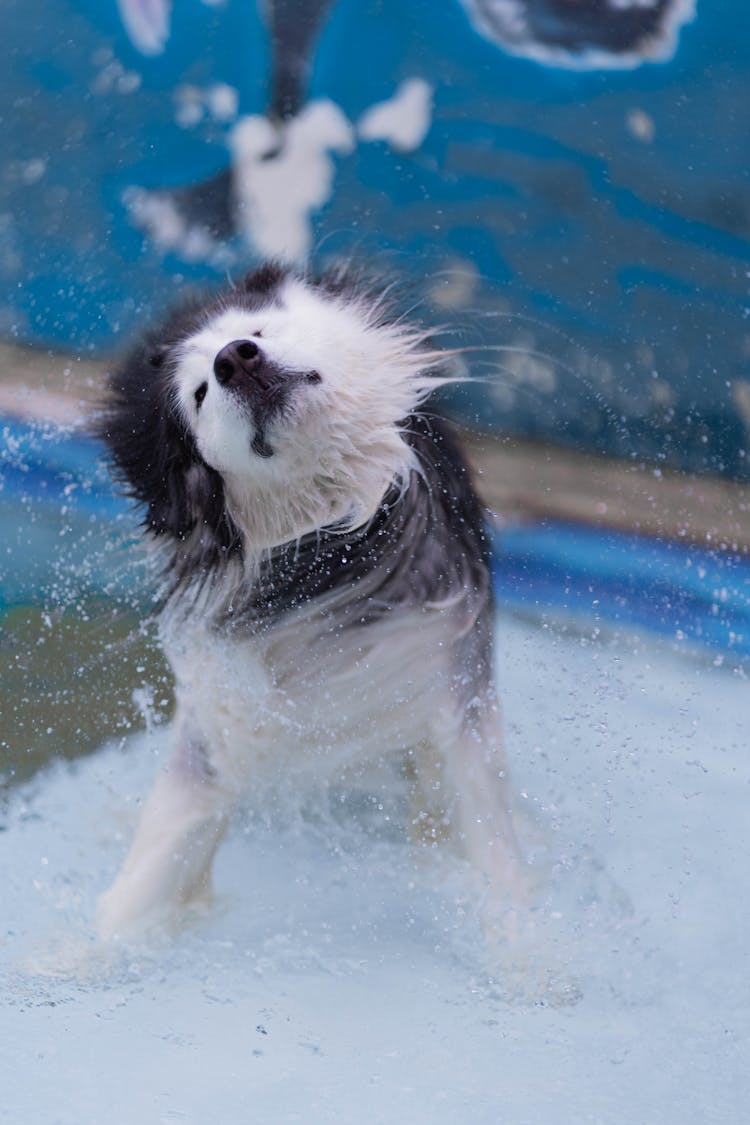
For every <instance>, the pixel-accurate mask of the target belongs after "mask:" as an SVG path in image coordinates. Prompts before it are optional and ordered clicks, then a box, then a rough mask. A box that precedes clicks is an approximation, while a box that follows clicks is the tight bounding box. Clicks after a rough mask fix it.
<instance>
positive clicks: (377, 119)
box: [357, 78, 432, 152]
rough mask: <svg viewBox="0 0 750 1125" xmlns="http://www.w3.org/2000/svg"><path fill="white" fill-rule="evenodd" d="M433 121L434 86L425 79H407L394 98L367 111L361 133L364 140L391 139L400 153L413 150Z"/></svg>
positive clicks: (360, 128)
mask: <svg viewBox="0 0 750 1125" xmlns="http://www.w3.org/2000/svg"><path fill="white" fill-rule="evenodd" d="M431 124H432V86H430V84H429V82H425V80H424V78H406V79H405V80H404V81H403V82H402V83H401V85H400V86H399V87H398V89H397V90H396V93H395V94H394V95H393V97H392V98H388V99H387V100H386V101H383V102H377V103H376V104H375V105H372V106H370V108H369V109H367V110H365V112H364V113H363V114H362V116H361V117H360V119H359V121H358V122H357V132H358V133H359V136H360V138H361V139H362V140H363V141H388V143H389V144H390V145H392V147H393V148H394V149H396V151H397V152H413V151H414V149H417V148H419V146H420V145H421V144H422V141H423V140H424V139H425V137H426V136H427V134H428V133H429V131H430V126H431Z"/></svg>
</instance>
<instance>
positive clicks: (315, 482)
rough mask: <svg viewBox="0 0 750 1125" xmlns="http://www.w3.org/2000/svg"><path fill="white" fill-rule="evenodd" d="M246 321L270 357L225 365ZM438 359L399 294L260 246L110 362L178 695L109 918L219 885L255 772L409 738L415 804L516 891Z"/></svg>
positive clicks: (163, 906)
mask: <svg viewBox="0 0 750 1125" xmlns="http://www.w3.org/2000/svg"><path fill="white" fill-rule="evenodd" d="M238 341H239V342H240V343H242V342H243V341H245V342H250V344H251V347H250V348H246V349H245V350H246V351H248V353H249V354H252V353H253V352H255V353H257V354H254V355H253V358H251V359H248V360H247V371H246V370H245V368H244V367H242V366H237V367H236V369H233V368H231V365H230V369H229V370H230V371H231V372H232V374H231V377H230V378H229V381H228V382H227V383H226V385H224V384H223V383H221V381H220V378H219V372H220V370H221V368H220V366H218V364H219V360H218V359H217V358H216V357H217V356H218V355H219V353H220V352H221V353H222V354H224V352H223V351H222V349H228V353H227V354H230V355H231V356H232V357H233V360H232V361H233V362H235V358H234V357H235V356H236V354H237V353H236V348H235V345H236V344H237V342H238ZM233 349H234V350H233ZM440 358H441V357H440V355H439V353H436V352H435V351H434V349H432V348H431V347H430V345H429V343H428V338H427V335H426V333H424V332H423V331H421V330H420V329H418V328H415V327H413V326H410V325H408V324H405V323H404V322H403V321H402V320H401V319H399V318H398V316H397V315H396V314H395V313H394V312H393V311H392V310H391V308H390V307H389V306H388V303H387V302H386V301H385V299H384V298H383V297H382V296H379V295H377V294H376V295H374V296H373V295H372V294H371V293H369V292H367V291H366V290H365V289H363V288H362V287H361V286H359V285H357V284H353V283H352V282H351V281H350V280H349V279H348V278H341V277H338V278H324V279H322V280H309V279H305V278H301V277H299V276H296V275H293V274H290V273H288V272H287V271H285V270H283V269H280V268H277V267H275V266H267V267H264V268H262V269H260V270H258V271H256V272H255V273H253V274H251V275H250V276H249V277H248V278H247V279H246V280H245V281H244V283H243V284H242V285H241V286H239V287H236V288H234V289H231V290H229V291H227V292H226V293H223V294H221V295H220V296H219V297H217V298H214V299H212V300H210V301H208V302H193V303H189V304H187V305H186V306H183V307H182V308H181V309H180V310H178V311H177V312H175V313H174V314H172V315H171V316H170V317H168V318H167V319H166V320H165V321H164V323H163V324H162V325H160V326H159V327H157V328H156V329H155V330H153V331H151V332H150V333H149V334H148V335H147V336H146V337H145V339H144V340H143V341H142V342H141V343H140V344H139V345H138V346H137V347H136V348H135V349H134V350H133V351H132V353H131V354H130V356H129V357H128V358H127V359H126V360H125V362H124V363H123V365H122V366H121V367H120V368H119V369H118V370H117V371H115V372H114V373H113V375H112V376H111V379H110V398H109V404H108V406H107V409H106V410H105V412H104V413H103V415H102V419H101V422H100V434H101V436H102V437H103V438H104V440H105V442H106V443H107V446H108V448H109V452H110V457H111V461H112V464H113V467H114V471H115V473H116V475H117V476H118V478H119V479H120V480H121V482H122V483H123V484H124V485H125V487H126V489H127V491H128V492H129V494H130V495H131V496H132V497H133V498H134V499H135V500H136V501H137V502H138V503H139V504H140V505H141V508H142V511H143V523H144V528H145V531H146V533H147V535H148V537H149V539H150V540H151V541H152V543H153V544H154V546H155V548H156V553H157V557H159V558H160V561H161V566H162V615H161V625H162V629H161V632H162V641H163V644H164V648H165V651H166V653H167V656H168V658H169V659H170V662H171V664H172V667H173V669H174V672H175V677H176V687H177V714H176V718H175V725H174V732H175V733H174V742H175V746H174V751H173V756H172V759H171V761H170V763H169V764H168V766H167V767H166V769H165V770H164V771H162V773H161V774H160V775H159V777H158V779H157V781H156V784H155V787H154V790H153V791H152V794H151V796H150V797H149V799H148V801H147V803H146V806H145V808H144V812H143V817H142V820H141V824H140V826H139V828H138V831H137V833H136V838H135V840H134V842H133V845H132V848H131V850H130V853H129V855H128V857H127V859H126V861H125V864H124V866H123V868H122V870H121V872H120V874H119V875H118V877H117V879H116V880H115V882H114V884H113V886H112V887H111V888H110V890H109V891H108V892H107V893H106V894H105V895H104V896H103V897H102V899H101V901H100V905H99V913H98V927H99V931H100V934H101V935H102V936H103V937H105V938H111V937H113V936H128V935H132V934H135V933H139V932H142V931H143V930H145V929H148V928H150V927H151V926H153V925H161V924H164V923H165V922H169V921H171V920H173V919H174V918H175V917H178V916H179V914H180V911H181V910H182V909H183V908H184V907H185V906H188V905H192V904H194V903H196V902H198V901H202V900H205V899H206V897H207V895H208V891H209V886H210V868H211V861H212V858H213V854H214V851H215V849H216V847H217V846H218V844H219V842H220V840H221V837H222V835H223V833H224V830H225V828H226V825H227V823H228V821H229V818H230V816H231V813H232V810H233V809H234V807H235V806H236V804H237V803H238V801H239V800H240V799H241V797H242V795H243V793H245V792H247V790H248V789H249V788H250V787H252V788H254V789H256V790H258V789H260V790H262V789H263V788H264V787H266V786H270V787H272V786H273V785H274V783H276V782H278V779H279V778H280V777H285V776H287V775H291V776H296V775H304V774H305V773H307V774H312V775H314V776H315V777H316V778H317V779H320V778H321V777H322V778H323V779H324V780H326V779H330V780H334V779H337V778H339V777H340V776H341V775H342V772H344V771H346V770H347V769H350V768H352V767H357V766H359V765H360V764H361V763H363V762H365V761H366V760H367V759H368V758H369V759H372V758H379V757H382V756H383V754H385V753H391V752H394V753H403V752H404V751H406V750H409V751H412V752H413V755H414V762H415V764H416V770H417V782H416V786H415V792H417V793H419V792H421V793H422V794H423V795H424V794H428V793H429V794H430V797H429V800H427V799H425V800H423V801H422V807H421V809H417V810H416V812H415V817H416V819H418V818H419V816H420V815H422V816H428V815H429V816H432V815H433V813H435V809H437V815H439V817H440V819H441V820H442V821H443V822H444V823H450V824H451V825H452V827H453V829H454V832H455V835H456V837H457V839H458V840H459V841H460V843H461V844H462V846H463V849H464V851H465V853H466V855H467V857H468V858H469V859H470V860H471V862H472V863H473V864H474V866H475V868H476V869H477V871H478V873H479V874H480V875H481V876H482V878H483V880H484V882H485V885H486V889H487V891H488V894H487V896H486V899H487V901H488V902H489V903H490V907H489V914H492V913H493V911H494V910H496V909H499V907H500V904H502V903H503V901H506V900H507V898H508V896H511V897H512V896H513V895H518V894H519V893H520V888H521V885H522V882H523V879H522V873H521V869H520V862H519V857H518V851H517V847H516V843H515V839H514V834H513V827H512V822H511V817H510V811H509V807H508V806H509V796H508V789H507V784H506V772H507V771H506V765H505V760H504V755H503V750H502V745H501V736H500V728H499V718H498V712H497V704H496V700H495V694H494V688H493V676H492V653H491V622H492V616H491V614H492V590H491V578H490V563H489V549H488V543H487V537H486V532H485V527H484V521H483V518H482V511H481V507H480V505H479V502H478V500H477V498H476V495H475V493H474V491H473V487H472V483H471V479H470V474H469V472H468V469H467V467H466V464H465V462H464V460H463V457H462V455H461V453H460V450H459V448H458V445H457V443H456V442H455V440H454V438H453V436H452V434H451V432H450V428H449V426H448V425H447V423H446V422H445V421H444V420H442V419H441V418H440V417H439V416H438V415H437V414H436V413H435V412H433V411H431V410H430V409H429V407H428V406H427V398H428V397H429V395H430V393H431V391H432V390H434V389H435V388H436V387H437V386H439V385H441V382H443V381H444V379H442V378H441V376H440V374H439V370H440V366H439V365H440ZM242 362H244V361H242ZM236 363H237V364H241V361H240V360H238V359H237V360H236Z"/></svg>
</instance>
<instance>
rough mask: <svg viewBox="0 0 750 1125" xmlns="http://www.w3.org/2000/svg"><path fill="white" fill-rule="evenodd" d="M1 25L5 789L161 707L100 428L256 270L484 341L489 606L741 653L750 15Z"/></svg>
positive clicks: (718, 654) (692, 6)
mask: <svg viewBox="0 0 750 1125" xmlns="http://www.w3.org/2000/svg"><path fill="white" fill-rule="evenodd" d="M1 9H2V15H3V30H4V38H5V43H6V49H5V60H6V66H5V72H4V76H3V83H4V90H5V97H4V106H5V108H4V112H3V116H2V123H1V126H0V127H1V129H2V140H1V143H2V156H3V159H2V164H1V165H0V280H1V281H2V285H1V286H0V428H1V429H2V449H1V450H0V473H1V475H2V489H1V490H0V520H1V523H0V599H1V600H0V613H1V614H2V625H1V627H2V639H1V641H0V644H1V646H2V648H1V652H0V655H1V656H2V668H1V674H2V683H1V687H0V710H2V716H3V717H2V723H1V725H0V745H1V746H2V751H3V756H2V759H1V764H0V770H1V771H2V775H3V777H4V779H5V780H6V781H8V782H9V781H12V780H14V779H18V778H20V777H22V776H26V775H28V773H30V772H31V771H32V770H33V769H34V768H35V767H36V766H37V765H39V764H40V763H42V762H44V761H46V760H48V759H49V757H50V756H53V755H55V754H66V755H74V754H77V753H80V752H83V751H85V750H87V749H89V748H92V747H94V746H96V745H97V744H98V743H100V742H101V740H102V739H103V738H104V737H105V736H107V735H109V734H111V732H112V731H122V732H123V734H124V733H126V732H127V731H129V730H131V729H132V728H134V727H136V726H139V725H144V724H146V725H149V724H151V723H153V722H156V721H159V720H160V719H161V718H163V717H165V716H166V715H168V714H169V709H170V705H171V694H170V682H169V677H168V675H167V673H166V671H165V669H164V667H163V665H162V663H161V658H160V656H159V654H158V652H157V650H156V648H155V645H154V642H153V636H152V629H151V626H150V624H149V623H148V597H149V595H148V587H147V585H146V584H145V583H144V582H142V581H141V580H140V579H141V578H142V575H141V573H140V570H139V566H138V563H137V552H138V548H137V547H136V542H137V533H136V531H135V521H134V519H133V515H132V513H131V512H129V511H128V509H127V507H126V506H125V505H124V503H123V502H122V500H121V499H120V498H118V497H117V496H116V495H115V494H114V492H113V490H112V488H111V485H110V484H109V482H108V479H107V475H106V472H105V471H104V470H103V469H102V466H101V460H100V458H101V451H100V450H99V449H98V448H97V447H96V445H95V444H94V443H93V442H92V441H91V440H90V439H89V438H88V437H87V436H86V433H85V418H86V416H87V414H88V413H89V412H90V411H91V409H94V408H95V407H96V403H97V401H98V399H99V398H100V395H101V389H102V383H103V373H104V372H105V371H106V369H107V367H108V365H109V364H110V363H111V362H112V361H113V360H114V358H116V356H117V353H118V351H119V350H120V349H121V348H123V347H124V346H125V345H126V343H127V341H128V339H129V338H130V337H131V336H132V335H133V334H134V333H136V332H137V331H139V330H140V328H141V327H142V326H143V325H144V323H146V322H148V321H149V320H151V319H152V318H154V317H156V316H157V315H158V314H159V312H160V310H162V309H164V308H165V307H167V306H169V305H170V304H172V303H174V302H175V301H176V300H179V298H180V296H181V295H182V294H183V293H184V291H185V289H186V287H189V286H199V287H204V288H209V289H210V288H212V287H216V286H218V285H221V284H223V283H225V282H226V280H227V278H228V277H229V278H231V277H233V276H236V275H238V274H240V273H242V272H244V271H245V270H247V269H248V268H250V267H252V265H253V264H255V263H257V262H258V261H260V260H262V259H264V258H266V257H268V256H272V257H275V258H280V259H282V260H285V261H288V262H291V263H298V264H302V263H304V262H307V261H309V262H311V263H312V265H313V266H314V267H316V268H317V267H321V268H323V267H325V266H327V265H330V264H332V263H334V262H335V261H337V260H338V259H340V258H342V257H352V256H353V257H354V258H356V259H358V260H362V261H364V262H371V263H375V265H376V267H377V269H378V270H379V271H381V272H383V273H384V274H385V275H386V276H387V277H390V276H393V277H395V278H399V279H403V280H404V281H405V282H406V284H407V288H408V289H409V291H410V292H411V293H412V294H413V295H414V302H415V306H414V311H415V315H416V316H418V317H420V318H422V319H424V320H425V321H428V322H429V321H434V322H435V323H439V324H441V325H444V326H446V333H449V335H446V339H449V340H450V342H451V344H460V345H466V346H476V347H479V348H480V349H481V350H479V351H477V352H475V353H470V354H469V355H468V357H467V362H468V366H469V368H470V370H471V371H472V373H474V374H476V375H478V376H481V379H480V380H479V381H477V382H476V383H475V384H474V385H472V386H471V387H462V388H461V389H460V391H457V392H454V393H453V394H452V395H451V396H450V398H449V400H448V402H447V407H448V409H449V410H450V411H451V412H452V413H453V414H454V416H455V417H456V419H457V421H458V422H459V424H460V426H461V428H462V432H463V434H464V439H465V441H466V442H467V444H468V445H469V447H470V450H471V455H472V457H473V459H474V462H475V464H476V466H477V468H478V470H479V472H480V474H481V475H480V482H481V487H482V489H483V493H484V497H485V500H486V502H487V504H488V506H489V508H490V509H491V512H492V513H493V520H494V534H495V544H496V552H495V565H496V578H497V586H498V593H499V597H500V600H501V603H502V604H503V605H504V606H506V607H509V608H511V609H513V610H514V611H515V612H517V613H520V614H522V615H524V616H526V617H527V618H529V619H531V620H534V621H537V622H540V623H544V622H548V621H554V622H556V623H557V624H558V625H561V626H562V627H564V628H569V629H579V630H583V631H585V632H586V633H587V634H591V633H592V632H593V633H594V634H598V633H599V632H600V631H605V632H606V631H608V630H609V631H613V630H626V631H630V635H633V636H641V635H644V636H650V637H658V638H661V640H662V641H663V642H665V643H667V644H669V645H677V646H679V647H682V648H685V649H686V650H689V651H690V652H691V653H695V654H697V656H698V659H700V660H706V661H708V662H710V663H715V664H721V663H724V662H729V663H730V664H731V665H732V666H733V667H735V668H740V669H741V668H742V667H744V665H745V663H746V660H747V657H748V655H749V654H750V596H749V593H748V591H749V590H750V560H749V559H748V546H749V545H750V484H749V483H748V482H750V457H748V448H749V446H748V441H749V440H750V433H749V431H750V320H749V319H748V314H749V311H750V298H749V296H748V277H749V276H750V266H749V263H748V249H749V248H750V185H749V184H748V168H749V167H750V162H749V161H748V137H749V136H750V129H749V125H750V122H749V121H748V106H750V53H748V51H747V42H746V35H744V34H743V32H742V28H743V27H744V26H745V19H746V15H745V12H744V6H743V4H742V3H741V0H714V2H713V3H711V4H708V3H707V2H702V0H698V2H697V3H696V2H695V0H649V2H639V0H443V2H442V3H440V4H435V3H434V2H430V0H265V2H257V3H256V2H255V0H223V2H222V0H181V2H180V3H179V4H174V5H172V4H171V3H169V2H168V0H119V2H117V0H106V2H103V0H77V2H74V0H37V2H36V3H35V4H28V3H25V4H22V3H20V0H2V4H1ZM134 558H135V559H136V562H135V563H134V561H133V560H134Z"/></svg>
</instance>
